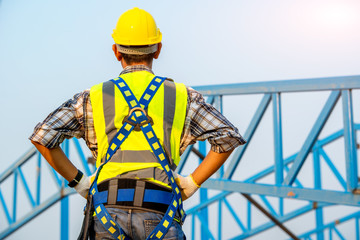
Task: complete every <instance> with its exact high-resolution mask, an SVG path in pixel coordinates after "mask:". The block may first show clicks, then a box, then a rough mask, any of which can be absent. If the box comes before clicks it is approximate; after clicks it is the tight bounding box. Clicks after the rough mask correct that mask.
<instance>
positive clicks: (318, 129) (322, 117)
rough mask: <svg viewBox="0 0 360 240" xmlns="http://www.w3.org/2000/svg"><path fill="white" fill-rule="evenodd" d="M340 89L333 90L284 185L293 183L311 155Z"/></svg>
mask: <svg viewBox="0 0 360 240" xmlns="http://www.w3.org/2000/svg"><path fill="white" fill-rule="evenodd" d="M339 97H340V91H332V92H331V94H330V96H329V98H328V100H327V101H326V104H325V106H324V108H323V109H322V111H321V113H320V115H319V117H318V118H317V120H316V122H315V124H314V126H313V128H312V129H311V131H310V134H309V135H308V137H307V138H306V140H305V143H304V144H303V146H302V147H301V150H300V152H299V153H298V155H297V156H296V159H295V161H294V164H293V165H292V166H291V168H290V170H289V172H288V174H287V176H286V178H285V180H284V182H283V185H292V184H293V182H294V181H295V179H296V177H297V175H298V173H299V171H300V169H301V167H302V166H303V164H304V162H305V159H306V158H307V156H308V155H309V152H310V150H311V148H312V147H313V146H314V144H315V142H316V140H317V138H318V137H319V135H320V132H321V130H322V129H323V127H324V125H325V123H326V121H327V120H328V118H329V116H330V114H331V112H332V111H333V109H334V107H335V105H336V102H337V101H338V100H339Z"/></svg>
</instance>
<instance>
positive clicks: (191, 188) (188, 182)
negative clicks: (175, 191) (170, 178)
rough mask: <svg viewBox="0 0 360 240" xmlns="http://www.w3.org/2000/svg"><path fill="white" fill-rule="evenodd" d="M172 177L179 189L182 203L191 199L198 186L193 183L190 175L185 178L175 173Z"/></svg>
mask: <svg viewBox="0 0 360 240" xmlns="http://www.w3.org/2000/svg"><path fill="white" fill-rule="evenodd" d="M173 175H174V178H175V181H176V183H177V185H178V187H179V188H180V191H181V197H182V200H183V201H185V200H186V199H188V198H189V197H191V196H192V195H193V194H194V193H195V192H196V191H197V190H198V189H199V188H200V186H199V185H198V184H197V183H196V182H195V181H194V179H193V177H192V176H191V174H190V175H189V176H186V177H184V176H181V175H180V174H177V173H174V174H173Z"/></svg>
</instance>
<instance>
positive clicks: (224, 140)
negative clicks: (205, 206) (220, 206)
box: [175, 88, 246, 200]
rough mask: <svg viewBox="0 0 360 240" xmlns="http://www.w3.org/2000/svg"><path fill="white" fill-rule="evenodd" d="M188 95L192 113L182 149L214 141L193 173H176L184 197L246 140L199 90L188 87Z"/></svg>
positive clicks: (187, 196) (196, 187)
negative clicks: (205, 141)
mask: <svg viewBox="0 0 360 240" xmlns="http://www.w3.org/2000/svg"><path fill="white" fill-rule="evenodd" d="M188 95H189V98H188V101H189V102H188V112H187V116H186V120H185V127H184V132H183V138H182V141H181V149H180V151H181V152H183V151H184V150H185V149H186V147H187V146H188V145H190V144H194V143H195V142H197V141H204V140H207V141H208V142H209V143H210V145H211V150H210V151H209V152H208V154H207V155H206V157H205V158H204V160H203V161H202V162H201V164H200V165H199V166H198V167H197V168H196V169H195V171H193V172H192V173H191V174H190V175H188V176H187V177H183V176H181V175H178V174H175V175H176V176H175V178H176V182H177V183H178V185H179V187H180V189H181V193H182V197H183V200H186V199H187V198H189V197H191V195H193V194H194V193H195V192H196V190H197V189H198V188H199V187H200V185H201V184H202V183H203V182H205V181H206V180H207V179H208V178H209V177H210V176H211V175H213V174H214V173H215V172H216V171H217V170H218V169H219V168H220V167H221V166H222V165H223V164H224V162H225V161H226V159H228V157H229V156H230V154H231V153H232V151H233V150H234V149H235V148H236V147H237V146H239V145H242V144H245V143H246V141H245V140H244V139H243V138H242V136H241V135H240V134H239V132H238V130H237V128H236V127H235V126H233V125H232V124H231V122H230V121H229V120H227V119H226V118H225V116H224V115H223V114H221V113H220V112H219V111H217V110H216V109H215V108H214V107H213V106H212V105H210V104H207V103H206V102H205V101H204V98H203V97H202V95H201V94H200V93H199V92H197V91H195V90H193V89H191V88H188Z"/></svg>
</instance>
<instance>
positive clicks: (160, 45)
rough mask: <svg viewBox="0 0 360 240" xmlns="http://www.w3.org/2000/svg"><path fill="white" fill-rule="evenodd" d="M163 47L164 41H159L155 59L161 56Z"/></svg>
mask: <svg viewBox="0 0 360 240" xmlns="http://www.w3.org/2000/svg"><path fill="white" fill-rule="evenodd" d="M161 48H162V43H161V42H159V43H158V49H157V51H156V52H155V54H154V58H155V59H158V57H159V55H160V52H161Z"/></svg>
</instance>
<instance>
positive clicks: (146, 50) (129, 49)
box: [116, 44, 158, 55]
mask: <svg viewBox="0 0 360 240" xmlns="http://www.w3.org/2000/svg"><path fill="white" fill-rule="evenodd" d="M116 49H117V51H118V52H121V53H125V54H130V55H145V54H150V53H154V52H156V51H157V50H158V45H157V44H154V45H150V46H145V47H135V46H122V45H119V44H116Z"/></svg>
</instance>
